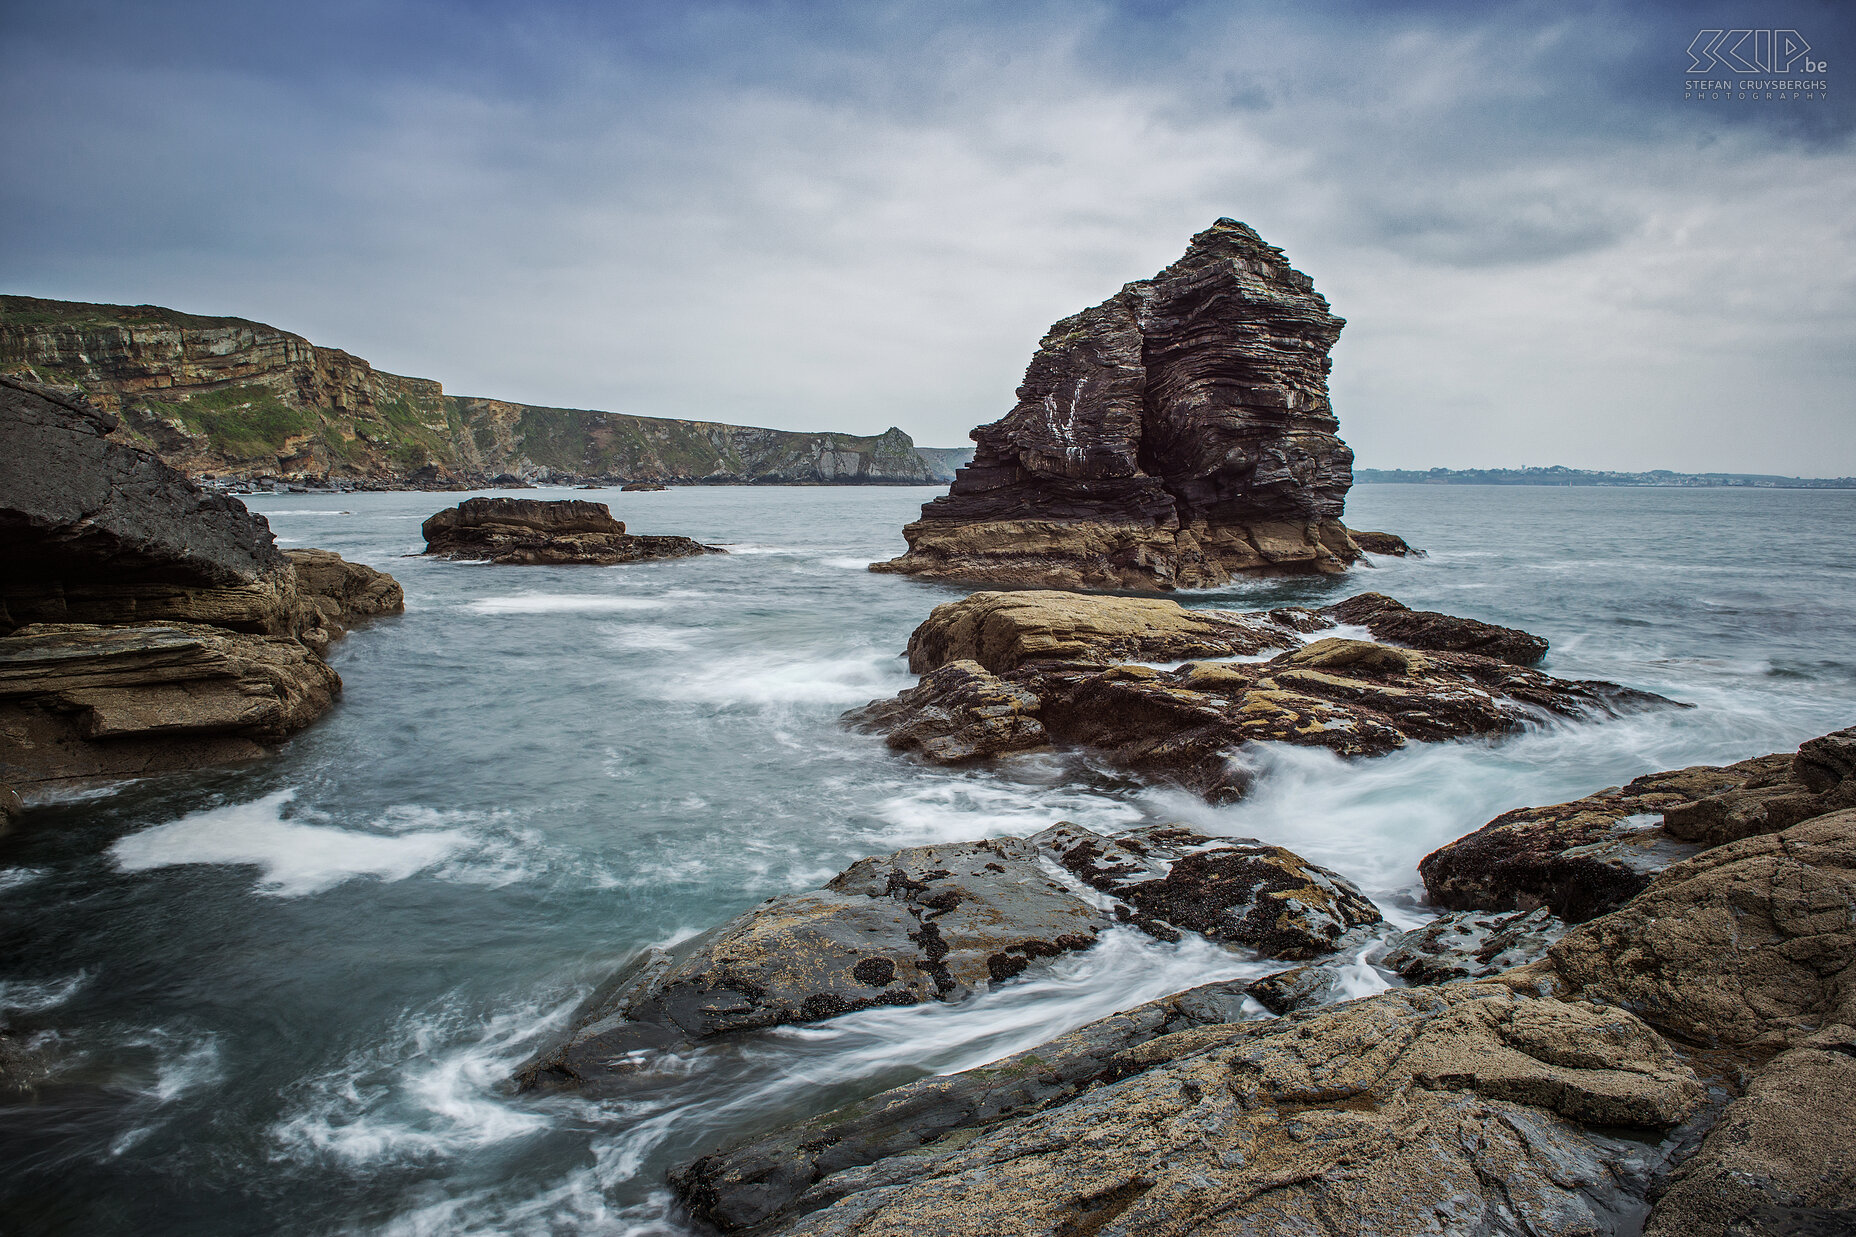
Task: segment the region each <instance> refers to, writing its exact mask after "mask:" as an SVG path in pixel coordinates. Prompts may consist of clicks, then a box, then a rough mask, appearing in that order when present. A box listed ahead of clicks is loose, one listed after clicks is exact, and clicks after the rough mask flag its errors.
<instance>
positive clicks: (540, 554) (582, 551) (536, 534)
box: [420, 498, 727, 566]
mask: <svg viewBox="0 0 1856 1237" xmlns="http://www.w3.org/2000/svg"><path fill="white" fill-rule="evenodd" d="M420 531H421V532H423V533H424V535H425V543H426V544H425V552H426V553H427V554H430V555H432V556H434V557H436V558H456V559H487V560H488V561H490V562H492V563H516V564H526V565H530V566H535V565H542V564H563V563H586V564H592V565H599V566H610V565H612V564H615V563H636V562H642V561H644V560H647V559H657V558H688V557H690V556H692V555H697V554H726V553H727V551H726V550H724V549H722V548H721V547H719V546H712V545H703V544H702V543H701V542H697V541H692V540H690V539H689V538H688V537H640V536H636V535H634V534H631V533H628V532H626V531H625V525H624V523H623V522H621V521H619V520H615V519H613V518H612V509H611V508H610V507H608V506H606V504H605V503H594V502H586V501H584V500H581V499H573V500H567V501H556V502H544V501H541V500H539V499H534V498H469V499H466V500H465V501H463V502H461V503H459V504H458V505H457V506H455V507H451V508H448V509H446V510H444V511H440V512H439V513H438V514H436V515H434V516H432V517H431V518H430V519H428V520H427V521H426V522H425V523H424V524H423V525H421V526H420Z"/></svg>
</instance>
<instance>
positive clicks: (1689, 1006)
mask: <svg viewBox="0 0 1856 1237" xmlns="http://www.w3.org/2000/svg"><path fill="white" fill-rule="evenodd" d="M1543 968H1547V969H1550V972H1551V976H1552V980H1553V982H1555V983H1556V984H1558V985H1559V986H1560V987H1561V988H1562V989H1563V990H1566V991H1570V992H1574V993H1578V994H1581V995H1587V996H1596V997H1600V998H1602V999H1604V1000H1607V1001H1610V1002H1613V1003H1616V1004H1619V1005H1622V1006H1624V1007H1625V1008H1628V1009H1632V1010H1635V1011H1637V1012H1639V1013H1640V1014H1642V1015H1643V1017H1645V1018H1646V1019H1648V1020H1650V1021H1652V1022H1654V1023H1655V1024H1656V1025H1657V1026H1659V1027H1661V1028H1662V1029H1663V1030H1665V1031H1666V1032H1667V1033H1670V1034H1673V1035H1677V1036H1680V1037H1681V1038H1682V1039H1684V1040H1687V1041H1688V1042H1690V1043H1694V1044H1701V1045H1708V1046H1715V1045H1721V1046H1730V1047H1752V1048H1759V1049H1773V1048H1781V1047H1786V1046H1791V1045H1796V1044H1800V1043H1803V1042H1804V1041H1806V1040H1808V1039H1809V1038H1810V1037H1811V1036H1813V1035H1815V1034H1817V1033H1818V1032H1819V1031H1821V1030H1824V1029H1825V1028H1828V1027H1831V1026H1834V1025H1842V1026H1845V1027H1856V810H1844V811H1840V812H1833V813H1831V814H1829V815H1827V816H1820V817H1817V818H1816V819H1813V820H1808V821H1805V822H1803V823H1802V824H1797V825H1793V826H1792V827H1791V828H1789V829H1786V830H1784V831H1782V832H1779V833H1771V834H1763V835H1761V836H1758V837H1751V838H1744V839H1742V840H1740V841H1738V842H1729V843H1728V844H1726V845H1725V846H1718V847H1715V848H1714V849H1712V850H1708V851H1704V852H1703V853H1701V854H1699V855H1697V856H1695V857H1694V858H1692V859H1688V860H1685V861H1684V862H1682V863H1679V864H1676V865H1675V866H1673V867H1671V868H1669V869H1668V870H1667V871H1665V872H1663V873H1662V874H1660V875H1659V876H1658V877H1657V878H1656V879H1655V880H1654V881H1653V882H1652V883H1651V884H1650V887H1649V888H1648V889H1646V890H1644V892H1642V893H1640V894H1638V895H1637V896H1636V897H1635V898H1633V899H1632V900H1631V901H1630V902H1629V903H1627V904H1626V905H1625V906H1624V907H1623V908H1622V909H1621V910H1617V911H1614V912H1612V913H1611V914H1609V915H1605V916H1603V917H1601V918H1599V919H1595V920H1593V921H1591V922H1590V923H1587V924H1584V925H1582V926H1580V927H1579V928H1578V929H1576V930H1575V931H1573V932H1570V933H1568V934H1567V936H1566V938H1565V939H1564V940H1562V941H1560V942H1559V943H1558V944H1556V945H1554V946H1553V948H1552V949H1551V950H1550V951H1549V952H1548V961H1547V962H1545V963H1541V964H1538V966H1537V967H1535V968H1526V969H1524V970H1522V971H1520V972H1516V973H1515V974H1516V975H1517V976H1522V977H1525V976H1528V975H1530V974H1531V973H1533V972H1535V971H1537V970H1541V969H1543Z"/></svg>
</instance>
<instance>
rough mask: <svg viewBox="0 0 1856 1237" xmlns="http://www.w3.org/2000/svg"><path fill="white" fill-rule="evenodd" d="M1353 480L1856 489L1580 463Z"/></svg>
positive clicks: (1408, 472) (1367, 474) (1384, 472)
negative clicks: (1593, 466)
mask: <svg viewBox="0 0 1856 1237" xmlns="http://www.w3.org/2000/svg"><path fill="white" fill-rule="evenodd" d="M1353 480H1354V484H1356V485H1548V486H1576V485H1583V486H1603V487H1610V488H1618V489H1698V490H1856V477H1779V476H1772V475H1768V474H1765V473H1739V472H1699V473H1696V472H1669V471H1667V470H1665V469H1656V470H1653V471H1651V472H1598V471H1594V470H1590V469H1583V468H1561V467H1552V468H1432V469H1428V470H1426V471H1422V472H1420V471H1418V470H1416V469H1405V468H1356V469H1354V470H1353Z"/></svg>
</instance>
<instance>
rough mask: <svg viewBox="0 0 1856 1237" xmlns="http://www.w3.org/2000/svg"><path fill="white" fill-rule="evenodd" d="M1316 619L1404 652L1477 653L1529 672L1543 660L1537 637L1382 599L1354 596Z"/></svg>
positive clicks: (1327, 608) (1326, 608)
mask: <svg viewBox="0 0 1856 1237" xmlns="http://www.w3.org/2000/svg"><path fill="white" fill-rule="evenodd" d="M1319 613H1320V614H1321V615H1322V616H1323V617H1325V618H1327V619H1330V620H1332V621H1334V622H1337V623H1349V624H1352V625H1353V626H1356V627H1364V628H1366V630H1368V631H1370V632H1372V633H1373V638H1374V639H1375V640H1383V641H1385V642H1386V643H1388V644H1396V645H1400V646H1402V647H1404V648H1411V649H1432V650H1435V651H1438V652H1444V653H1479V654H1481V655H1482V656H1484V657H1493V658H1495V659H1496V660H1497V661H1506V662H1513V663H1514V664H1515V665H1517V666H1531V665H1533V664H1534V663H1535V662H1537V661H1539V660H1540V659H1541V658H1542V657H1545V656H1546V655H1547V642H1546V641H1545V640H1543V639H1542V638H1541V637H1539V636H1536V635H1532V634H1530V633H1528V632H1525V631H1520V630H1518V629H1516V628H1513V627H1498V626H1496V625H1495V624H1494V623H1484V622H1481V621H1479V620H1477V619H1469V618H1459V617H1457V616H1456V615H1454V614H1439V613H1437V612H1436V611H1435V610H1413V609H1411V608H1410V607H1409V606H1407V605H1405V604H1404V603H1403V602H1399V601H1395V600H1393V599H1392V598H1390V597H1387V596H1386V595H1385V594H1383V593H1360V594H1358V595H1357V596H1354V597H1349V598H1347V600H1345V601H1341V602H1336V603H1335V604H1334V605H1331V606H1323V607H1322V608H1321V610H1320V611H1319Z"/></svg>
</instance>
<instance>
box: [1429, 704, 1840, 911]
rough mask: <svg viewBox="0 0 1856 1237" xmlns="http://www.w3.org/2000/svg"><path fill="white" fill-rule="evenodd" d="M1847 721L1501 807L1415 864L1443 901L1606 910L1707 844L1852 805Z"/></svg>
mask: <svg viewBox="0 0 1856 1237" xmlns="http://www.w3.org/2000/svg"><path fill="white" fill-rule="evenodd" d="M1852 753H1856V728H1852V729H1850V730H1840V731H1837V732H1836V733H1834V734H1829V735H1825V736H1823V737H1821V738H1817V739H1813V740H1811V741H1810V742H1808V743H1806V744H1804V745H1803V747H1801V748H1800V749H1799V750H1798V752H1797V753H1796V754H1791V753H1783V752H1781V753H1775V754H1773V755H1770V756H1759V757H1755V758H1753V759H1751V760H1742V761H1740V762H1738V763H1736V764H1731V765H1726V766H1723V767H1716V766H1713V765H1694V766H1691V767H1689V768H1686V769H1674V770H1670V771H1668V772H1663V773H1650V774H1646V775H1644V776H1643V777H1640V778H1636V779H1634V780H1633V781H1631V782H1630V783H1629V784H1628V785H1626V786H1622V787H1616V786H1614V787H1611V788H1610V789H1607V790H1602V791H1599V792H1598V793H1597V794H1594V795H1588V796H1587V797H1585V798H1583V799H1575V800H1573V801H1572V802H1570V803H1556V804H1552V805H1550V806H1547V807H1532V808H1516V809H1515V810H1514V811H1511V812H1504V813H1503V814H1502V815H1500V816H1497V817H1496V818H1495V819H1494V820H1492V821H1490V822H1489V823H1488V824H1486V825H1484V826H1483V827H1482V828H1480V829H1478V830H1476V831H1475V832H1474V833H1471V834H1468V835H1466V836H1464V837H1461V838H1458V839H1457V840H1456V841H1454V842H1452V843H1450V844H1449V845H1448V846H1444V847H1441V848H1439V849H1438V850H1436V851H1434V852H1432V853H1431V854H1430V855H1427V856H1426V857H1425V858H1424V860H1423V862H1421V863H1420V864H1419V865H1418V870H1419V872H1420V873H1421V874H1422V875H1423V877H1424V886H1425V889H1426V891H1427V892H1428V894H1429V896H1430V900H1431V901H1432V902H1434V903H1436V904H1437V905H1439V906H1444V907H1449V908H1451V909H1453V910H1497V911H1500V910H1517V909H1519V910H1530V909H1532V908H1534V907H1536V906H1545V907H1549V908H1551V909H1552V911H1553V913H1554V914H1555V915H1557V916H1559V917H1560V918H1562V919H1565V920H1568V921H1571V922H1574V923H1577V922H1581V921H1583V920H1586V919H1590V918H1592V917H1593V916H1595V915H1601V914H1604V913H1605V912H1607V911H1612V910H1616V909H1617V908H1618V907H1620V906H1622V905H1624V903H1625V902H1627V901H1629V900H1630V899H1631V898H1632V897H1635V896H1636V895H1637V894H1638V893H1640V892H1642V891H1643V890H1644V889H1645V888H1646V887H1648V885H1649V883H1650V881H1651V880H1652V879H1653V878H1654V877H1655V875H1656V873H1658V872H1660V871H1662V870H1663V869H1664V868H1666V867H1668V866H1669V865H1670V864H1672V863H1677V862H1679V861H1681V860H1683V859H1687V858H1690V857H1692V856H1694V855H1696V854H1698V853H1700V852H1701V851H1702V850H1703V849H1704V848H1706V847H1709V846H1718V845H1720V844H1721V843H1723V842H1727V841H1732V840H1734V839H1736V838H1740V837H1747V836H1751V835H1754V834H1758V833H1763V832H1774V831H1777V830H1779V829H1783V828H1785V827H1787V826H1789V825H1792V824H1795V823H1797V822H1799V821H1802V820H1806V819H1809V818H1810V817H1812V816H1818V815H1822V814H1823V813H1826V812H1830V811H1834V810H1836V809H1838V808H1842V807H1849V806H1856V778H1851V777H1850V776H1849V774H1850V771H1851V767H1852V763H1856V762H1853V761H1852Z"/></svg>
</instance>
